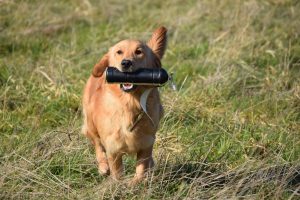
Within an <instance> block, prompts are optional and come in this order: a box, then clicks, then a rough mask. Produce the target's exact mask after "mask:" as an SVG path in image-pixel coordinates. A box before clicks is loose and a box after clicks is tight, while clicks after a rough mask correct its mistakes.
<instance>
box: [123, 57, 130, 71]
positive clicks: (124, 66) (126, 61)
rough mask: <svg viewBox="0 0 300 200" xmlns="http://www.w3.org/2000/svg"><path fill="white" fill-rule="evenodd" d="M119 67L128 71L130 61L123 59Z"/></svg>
mask: <svg viewBox="0 0 300 200" xmlns="http://www.w3.org/2000/svg"><path fill="white" fill-rule="evenodd" d="M121 65H122V67H123V68H124V69H128V68H129V67H131V66H132V62H131V60H126V59H124V60H122V62H121Z"/></svg>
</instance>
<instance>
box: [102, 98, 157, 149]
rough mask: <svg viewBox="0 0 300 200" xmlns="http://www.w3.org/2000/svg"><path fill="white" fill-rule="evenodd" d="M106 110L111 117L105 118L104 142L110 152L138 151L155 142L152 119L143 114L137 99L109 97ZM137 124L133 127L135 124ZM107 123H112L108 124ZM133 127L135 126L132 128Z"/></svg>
mask: <svg viewBox="0 0 300 200" xmlns="http://www.w3.org/2000/svg"><path fill="white" fill-rule="evenodd" d="M106 103H107V106H105V112H104V113H109V116H110V117H109V118H105V119H106V120H105V121H103V122H104V124H103V126H104V127H106V129H105V130H103V131H105V132H106V133H105V135H106V137H105V138H103V140H102V143H104V146H105V147H106V150H107V151H109V152H110V153H116V152H125V153H136V152H137V151H139V150H140V149H144V148H147V147H149V146H151V145H152V144H153V143H154V139H155V136H154V134H155V130H154V127H153V125H152V123H151V121H150V119H149V118H148V117H147V116H146V115H145V114H143V115H141V118H140V119H138V116H139V114H140V113H141V107H140V106H139V102H137V101H136V100H135V99H122V100H121V101H120V100H119V99H117V100H116V99H112V98H110V99H107V102H106ZM135 123H136V125H135V126H134V127H133V125H134V124H135ZM105 124H111V126H107V125H105ZM132 127H133V128H132Z"/></svg>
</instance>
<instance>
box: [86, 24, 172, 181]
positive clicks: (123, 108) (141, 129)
mask: <svg viewBox="0 0 300 200" xmlns="http://www.w3.org/2000/svg"><path fill="white" fill-rule="evenodd" d="M166 44H167V29H166V28H165V27H160V28H158V29H157V30H155V31H154V32H153V34H152V37H151V38H150V40H149V41H148V42H147V43H145V42H142V41H139V40H123V41H121V42H119V43H117V44H116V45H114V46H113V47H111V48H110V49H109V51H108V52H107V53H106V54H105V55H104V56H103V57H102V58H101V59H100V61H99V62H98V63H97V64H96V65H95V66H94V68H93V71H92V75H91V76H90V77H89V79H88V81H87V83H86V86H85V89H84V94H83V115H84V125H83V128H82V131H83V133H84V134H85V135H86V136H87V137H88V138H89V139H90V140H91V143H92V144H93V145H94V147H95V152H96V158H97V161H98V168H99V172H100V174H111V176H112V177H113V178H114V179H120V177H121V175H122V171H123V164H122V157H123V155H125V154H130V155H132V154H133V155H136V158H137V163H136V173H135V176H134V178H133V180H132V183H133V184H134V183H137V182H139V181H141V180H142V179H143V178H144V176H145V172H146V171H147V170H148V169H149V168H151V167H152V166H153V165H154V162H153V158H152V150H153V144H154V141H155V133H156V132H157V129H158V125H159V121H160V119H161V118H162V116H163V108H162V105H161V101H160V96H159V92H158V90H157V88H156V87H152V86H141V85H134V84H108V83H107V82H106V77H105V73H104V72H105V69H106V68H107V67H108V66H113V67H116V68H117V69H118V70H120V71H122V72H134V71H136V70H137V69H139V68H145V67H147V68H160V67H161V62H160V60H161V59H162V57H163V55H164V52H165V49H166ZM146 91H147V93H148V95H146V96H147V98H146V103H147V104H146V109H147V110H146V112H144V111H143V109H142V107H141V103H140V99H141V98H142V97H141V96H142V95H143V94H144V93H145V92H146Z"/></svg>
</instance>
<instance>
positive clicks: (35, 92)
mask: <svg viewBox="0 0 300 200" xmlns="http://www.w3.org/2000/svg"><path fill="white" fill-rule="evenodd" d="M299 10H300V2H299V1H297V0H265V1H260V0H247V1H243V0H235V1H234V0H222V1H217V0H212V1H209V0H203V1H196V0H193V1H180V0H175V1H160V0H152V1H150V0H144V1H138V0H133V1H121V0H113V1H95V0H83V1H81V0H74V1H71V0H69V1H67V0H64V1H58V0H48V1H37V0H31V1H29V0H27V1H25V0H23V1H17V0H0V116H1V123H0V134H1V135H0V199H299V198H300V173H299V171H300V78H299V77H300V38H299V36H300V12H299ZM160 25H164V26H166V27H167V28H168V29H169V33H168V36H169V43H168V49H167V52H166V55H165V57H164V60H163V66H164V67H165V68H166V69H168V70H169V71H170V72H174V74H175V81H176V84H177V87H178V91H172V90H171V89H170V88H169V87H168V86H166V87H163V88H161V89H160V91H161V94H162V100H163V104H164V107H165V111H166V112H165V117H164V118H163V120H162V122H161V126H160V130H159V132H158V134H157V141H156V144H155V150H154V152H155V153H154V159H155V161H156V166H155V168H154V170H153V171H152V172H151V173H150V174H149V176H148V178H147V180H146V181H145V182H143V183H142V184H140V185H138V186H136V187H131V188H129V187H127V185H126V182H127V181H128V180H129V179H130V178H131V177H132V176H133V174H134V161H135V160H134V158H130V157H127V158H126V160H125V167H126V171H125V177H124V179H123V180H122V181H120V182H113V181H111V180H110V179H109V178H105V177H101V176H100V175H99V174H98V172H97V165H96V159H95V153H94V149H93V147H92V146H91V145H90V143H89V141H88V140H87V139H86V138H85V137H84V136H83V135H82V134H81V132H80V129H81V124H82V117H81V115H82V113H81V110H82V109H81V95H82V89H83V86H84V84H85V81H86V80H87V78H88V76H89V75H90V73H91V69H92V66H93V65H94V64H95V63H96V62H97V61H98V59H99V58H100V57H101V56H102V55H103V54H104V53H105V52H106V51H107V50H108V48H109V47H110V46H112V45H113V44H115V43H116V42H117V41H119V40H122V39H127V38H141V39H143V40H147V38H149V37H150V35H151V32H152V31H153V30H154V29H155V28H157V27H158V26H160Z"/></svg>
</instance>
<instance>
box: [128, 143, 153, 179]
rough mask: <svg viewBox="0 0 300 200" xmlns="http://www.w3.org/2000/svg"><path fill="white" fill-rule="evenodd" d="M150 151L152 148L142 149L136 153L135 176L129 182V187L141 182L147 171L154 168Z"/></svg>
mask: <svg viewBox="0 0 300 200" xmlns="http://www.w3.org/2000/svg"><path fill="white" fill-rule="evenodd" d="M152 149H153V147H152V146H151V147H150V148H147V149H143V150H141V151H139V152H138V153H137V164H136V171H135V176H134V178H133V180H132V181H131V183H130V185H135V184H137V183H139V182H140V181H141V180H143V178H144V176H145V173H146V172H147V170H148V169H150V168H152V167H153V166H154V161H153V158H152Z"/></svg>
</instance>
